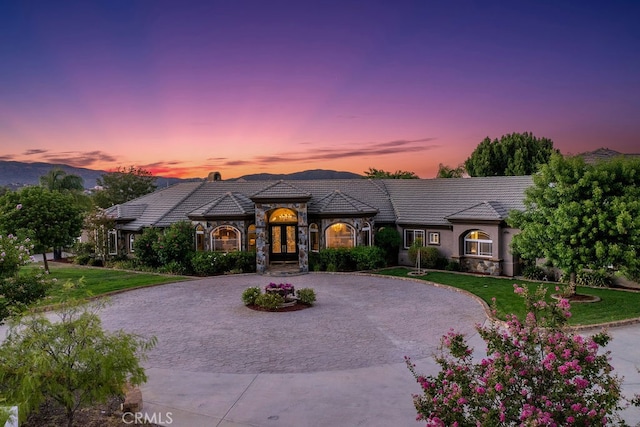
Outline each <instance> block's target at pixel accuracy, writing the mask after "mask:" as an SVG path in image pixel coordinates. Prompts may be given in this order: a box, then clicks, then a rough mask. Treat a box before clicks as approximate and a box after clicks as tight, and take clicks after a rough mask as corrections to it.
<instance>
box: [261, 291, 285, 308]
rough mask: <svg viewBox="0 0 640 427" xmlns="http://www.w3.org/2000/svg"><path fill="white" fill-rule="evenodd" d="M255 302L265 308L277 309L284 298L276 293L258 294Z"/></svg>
mask: <svg viewBox="0 0 640 427" xmlns="http://www.w3.org/2000/svg"><path fill="white" fill-rule="evenodd" d="M255 304H256V305H257V306H260V307H262V308H265V309H267V310H277V309H278V307H280V306H281V305H282V304H284V298H283V297H282V295H280V294H277V293H266V294H260V295H258V296H257V297H256V299H255Z"/></svg>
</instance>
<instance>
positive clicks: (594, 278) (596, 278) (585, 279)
mask: <svg viewBox="0 0 640 427" xmlns="http://www.w3.org/2000/svg"><path fill="white" fill-rule="evenodd" d="M576 284H577V285H579V286H594V287H598V288H609V287H611V286H612V285H613V278H612V277H611V275H609V274H607V273H605V272H604V271H587V270H583V271H581V272H580V273H578V274H577V275H576Z"/></svg>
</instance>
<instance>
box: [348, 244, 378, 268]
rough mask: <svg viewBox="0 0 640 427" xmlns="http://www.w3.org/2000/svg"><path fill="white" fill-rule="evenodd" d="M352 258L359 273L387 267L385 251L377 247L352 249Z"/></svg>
mask: <svg viewBox="0 0 640 427" xmlns="http://www.w3.org/2000/svg"><path fill="white" fill-rule="evenodd" d="M351 258H352V260H353V262H354V263H355V268H356V270H358V271H362V270H376V269H378V268H382V267H385V266H386V261H385V259H384V251H383V250H382V249H381V248H379V247H377V246H357V247H355V248H353V249H351Z"/></svg>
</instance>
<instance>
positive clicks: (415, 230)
mask: <svg viewBox="0 0 640 427" xmlns="http://www.w3.org/2000/svg"><path fill="white" fill-rule="evenodd" d="M409 234H411V235H412V236H413V238H412V239H411V243H409V242H408V239H407V236H408V235H409ZM416 235H418V236H416ZM419 235H421V236H422V237H419ZM403 237H404V238H403V241H402V244H403V246H404V248H405V249H409V248H411V245H413V243H414V242H415V241H416V240H417V239H418V238H421V239H422V246H424V242H425V240H424V230H421V229H418V228H405V229H404V233H403Z"/></svg>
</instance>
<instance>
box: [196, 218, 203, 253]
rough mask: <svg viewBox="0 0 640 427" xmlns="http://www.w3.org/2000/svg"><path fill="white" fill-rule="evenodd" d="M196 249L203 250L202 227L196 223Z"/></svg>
mask: <svg viewBox="0 0 640 427" xmlns="http://www.w3.org/2000/svg"><path fill="white" fill-rule="evenodd" d="M196 251H204V227H203V226H202V224H198V225H196Z"/></svg>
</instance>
